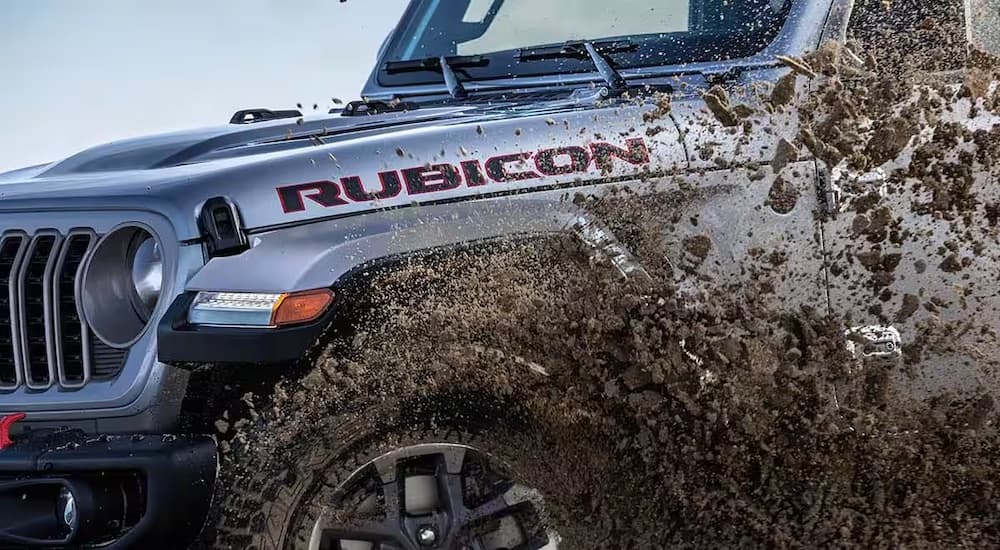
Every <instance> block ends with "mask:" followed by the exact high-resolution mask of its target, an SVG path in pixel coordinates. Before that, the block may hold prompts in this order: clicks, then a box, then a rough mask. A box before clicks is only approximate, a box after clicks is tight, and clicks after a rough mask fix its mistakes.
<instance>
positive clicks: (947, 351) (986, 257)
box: [824, 99, 1000, 399]
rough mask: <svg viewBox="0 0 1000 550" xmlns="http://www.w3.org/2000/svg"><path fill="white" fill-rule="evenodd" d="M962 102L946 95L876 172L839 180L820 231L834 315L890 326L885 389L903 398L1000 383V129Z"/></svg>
mask: <svg viewBox="0 0 1000 550" xmlns="http://www.w3.org/2000/svg"><path fill="white" fill-rule="evenodd" d="M969 107H970V102H969V100H968V99H963V100H960V101H957V102H954V103H953V104H952V106H951V107H948V108H947V109H946V110H945V112H944V113H943V114H942V116H941V118H940V120H939V121H938V122H937V123H935V124H931V125H930V126H929V127H927V128H925V129H924V130H923V131H922V133H921V136H922V138H921V137H917V138H915V139H914V142H913V143H912V144H911V146H910V147H909V148H908V149H907V150H905V151H904V152H903V153H902V154H901V155H900V158H899V159H897V160H896V161H894V162H892V163H889V164H888V165H886V167H885V169H883V170H879V171H877V172H872V173H868V174H866V175H862V176H860V177H858V176H849V177H845V178H844V179H842V180H841V181H839V185H840V186H841V187H842V194H841V198H840V200H839V201H838V208H837V213H836V215H835V217H834V218H832V219H830V220H829V221H828V222H827V223H826V224H825V228H824V233H825V241H826V243H827V251H828V255H829V265H830V270H829V271H830V300H831V305H832V308H833V311H834V313H835V314H836V315H838V316H842V317H843V318H844V319H845V320H846V321H845V323H846V324H849V325H853V326H867V325H881V326H892V327H894V328H896V329H897V330H898V331H899V333H900V336H901V343H902V357H901V358H900V360H899V365H898V368H893V369H892V372H891V380H892V384H890V388H891V389H892V391H893V392H894V394H895V395H896V396H897V397H900V398H904V399H910V398H915V399H923V398H926V397H931V396H938V395H941V394H943V393H951V394H954V395H956V396H964V395H969V394H970V393H977V392H978V391H979V390H987V391H989V392H990V393H994V392H995V391H996V388H998V387H1000V385H998V384H1000V377H998V376H997V369H996V366H997V358H998V357H1000V355H998V352H1000V346H998V340H997V337H996V334H997V329H998V328H1000V324H998V322H997V320H998V315H1000V295H998V284H997V283H998V274H1000V242H998V232H997V212H998V210H997V205H998V204H1000V186H998V181H1000V180H998V179H997V171H996V169H995V168H994V166H993V162H994V160H993V159H994V158H995V157H996V154H997V147H996V145H995V143H996V139H997V137H998V136H1000V133H998V131H997V130H994V129H991V128H992V126H993V123H994V122H995V116H994V115H991V114H989V113H988V112H987V111H985V110H980V111H979V112H978V115H976V116H971V115H974V114H975V113H972V112H970V109H969ZM921 142H923V143H921ZM834 180H835V181H836V180H837V178H836V177H835V178H834Z"/></svg>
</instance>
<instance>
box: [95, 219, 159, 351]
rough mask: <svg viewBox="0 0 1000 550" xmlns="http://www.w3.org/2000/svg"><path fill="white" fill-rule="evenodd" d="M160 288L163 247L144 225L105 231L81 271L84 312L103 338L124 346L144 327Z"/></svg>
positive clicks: (115, 344)
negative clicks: (82, 271)
mask: <svg viewBox="0 0 1000 550" xmlns="http://www.w3.org/2000/svg"><path fill="white" fill-rule="evenodd" d="M162 288H163V253H162V248H161V247H160V243H159V241H157V239H156V237H154V236H153V234H152V232H151V231H150V230H148V229H146V228H145V227H144V226H139V225H126V226H122V227H119V228H118V229H115V230H114V231H112V232H110V233H108V234H107V235H105V236H104V237H103V238H102V239H101V240H100V242H98V243H97V246H96V247H95V248H94V251H93V253H92V254H91V255H90V259H89V260H88V261H87V266H86V268H85V270H84V273H83V280H82V283H81V287H80V291H81V295H82V296H81V301H82V306H83V315H84V318H85V319H86V321H87V324H89V325H90V328H91V329H93V331H94V334H96V335H97V337H98V338H100V339H101V340H102V341H103V342H104V343H105V344H108V345H109V346H112V347H116V348H127V347H129V346H131V345H132V344H134V343H135V342H136V340H138V339H139V338H140V337H142V335H143V334H144V333H145V331H146V329H147V327H148V325H149V324H150V322H149V321H150V319H151V318H152V316H153V312H154V311H155V310H156V305H157V303H158V301H159V298H160V293H161V291H162Z"/></svg>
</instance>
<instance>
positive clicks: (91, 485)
mask: <svg viewBox="0 0 1000 550" xmlns="http://www.w3.org/2000/svg"><path fill="white" fill-rule="evenodd" d="M217 470H218V458H217V454H216V447H215V442H214V440H213V439H212V438H210V437H204V436H201V437H181V436H168V435H162V436H161V435H135V436H92V435H87V434H84V433H83V432H79V431H63V432H56V433H51V434H44V435H33V436H31V437H22V438H20V439H16V440H15V443H14V444H13V445H12V446H10V447H7V448H6V449H4V450H2V451H0V548H7V547H10V546H17V547H23V546H30V547H73V548H78V547H81V546H84V547H85V546H90V545H95V546H96V545H101V547H102V548H110V549H122V548H144V549H146V548H149V549H159V548H163V549H181V548H186V547H187V546H188V545H189V544H190V543H191V542H192V541H193V540H194V539H195V537H196V536H197V535H198V533H199V531H200V530H201V528H202V526H203V524H204V522H205V518H206V517H207V515H208V510H209V506H210V505H211V499H212V492H213V490H214V486H215V479H216V474H217ZM66 491H70V492H72V493H73V495H74V502H75V514H76V518H77V519H76V521H75V524H76V528H70V527H68V526H67V525H66V524H65V521H64V520H63V518H64V516H63V511H64V506H63V507H62V508H60V506H61V504H60V502H59V501H58V496H59V495H60V493H63V494H65V493H66Z"/></svg>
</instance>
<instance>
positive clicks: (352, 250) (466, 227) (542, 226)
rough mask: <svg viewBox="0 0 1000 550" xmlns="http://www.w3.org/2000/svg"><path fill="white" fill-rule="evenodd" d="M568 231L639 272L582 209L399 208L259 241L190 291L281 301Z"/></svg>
mask: <svg viewBox="0 0 1000 550" xmlns="http://www.w3.org/2000/svg"><path fill="white" fill-rule="evenodd" d="M564 231H570V232H573V233H574V234H576V235H577V236H579V237H580V238H581V239H582V240H583V241H584V242H585V243H587V244H589V245H590V246H591V248H592V249H594V251H595V252H599V253H602V254H605V255H606V256H607V257H608V258H609V259H610V260H611V261H612V262H613V263H614V265H615V266H616V267H617V268H618V269H619V270H620V271H622V273H624V274H635V273H639V272H640V270H641V267H640V266H638V264H636V263H635V262H634V260H633V259H632V258H631V255H630V254H629V253H628V251H627V250H626V249H625V248H624V247H622V246H621V245H620V244H619V243H618V242H617V240H616V239H615V238H614V236H613V235H611V233H610V232H608V231H607V230H605V229H604V228H603V227H602V226H601V225H600V224H599V223H598V222H597V221H596V220H594V219H593V218H592V217H591V216H590V215H588V214H587V212H586V211H584V210H583V209H581V208H579V207H577V206H574V205H573V204H572V203H569V202H564V201H550V200H530V199H517V198H512V199H507V200H500V201H497V200H491V201H472V202H465V203H456V204H442V205H433V206H422V207H413V208H401V209H395V210H388V211H383V212H377V213H372V214H366V215H363V216H356V217H349V218H343V219H333V220H327V221H321V222H317V223H310V224H307V225H300V226H297V227H291V228H287V229H279V230H275V231H271V232H267V233H262V234H259V235H254V236H252V237H251V239H250V240H251V245H252V247H251V248H250V250H248V251H246V252H244V253H242V254H240V255H238V256H231V257H223V258H214V259H212V260H211V261H209V262H208V264H206V265H205V267H204V268H203V269H201V270H200V271H199V272H198V273H197V274H196V275H195V276H194V277H193V278H192V279H191V281H190V282H189V284H188V286H187V289H188V290H189V291H219V290H227V291H234V292H275V293H280V292H296V291H302V290H311V289H317V288H324V287H331V286H334V285H336V284H337V283H338V282H340V281H341V280H342V279H343V278H344V277H345V276H347V275H348V274H349V273H351V272H352V271H355V270H356V269H357V268H359V267H363V266H366V265H370V264H372V263H375V262H379V261H382V260H385V259H387V258H393V257H402V256H409V255H412V254H414V253H419V252H421V251H430V250H434V249H440V248H445V247H453V246H461V245H464V244H469V243H476V242H481V241H487V240H492V239H498V238H518V237H531V236H538V235H544V234H554V233H559V232H564Z"/></svg>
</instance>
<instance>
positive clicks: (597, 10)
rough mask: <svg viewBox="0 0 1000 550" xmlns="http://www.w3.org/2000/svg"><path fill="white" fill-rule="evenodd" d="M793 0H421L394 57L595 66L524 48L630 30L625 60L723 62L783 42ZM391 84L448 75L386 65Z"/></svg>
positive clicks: (524, 70) (477, 69) (471, 71)
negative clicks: (528, 55)
mask: <svg viewBox="0 0 1000 550" xmlns="http://www.w3.org/2000/svg"><path fill="white" fill-rule="evenodd" d="M788 4H789V1H788V0H661V1H658V2H656V1H651V0H420V1H418V2H417V3H416V5H415V6H414V7H413V8H412V9H411V10H410V12H409V17H408V18H407V20H406V21H405V22H404V24H403V25H402V27H401V28H400V32H398V33H397V34H396V36H395V38H394V40H393V42H392V43H391V44H390V47H389V50H388V54H387V55H386V57H385V59H384V61H409V60H418V59H425V58H436V57H439V56H442V55H443V56H478V55H482V56H484V57H485V58H487V61H486V62H484V63H479V64H469V65H471V66H463V67H460V68H459V69H458V70H456V72H457V73H459V75H460V76H461V77H463V78H464V79H467V80H470V79H471V80H482V79H491V78H503V77H509V76H535V75H543V74H552V73H567V72H591V71H593V70H594V66H593V64H592V62H590V61H589V60H587V59H573V58H569V59H567V58H558V59H542V60H532V61H530V62H525V61H524V60H522V59H520V58H519V57H518V55H517V54H518V52H519V51H520V50H522V49H525V48H531V47H535V46H543V45H551V44H560V43H563V42H567V41H579V40H606V39H611V38H616V39H617V38H628V39H629V40H630V41H631V42H634V43H635V48H633V49H630V50H628V51H619V52H615V53H611V54H609V57H610V59H611V61H612V62H613V64H614V65H615V67H617V68H630V67H644V66H656V65H672V64H680V63H690V62H696V61H718V60H725V59H734V58H740V57H747V56H750V55H753V54H755V53H757V52H759V51H760V50H762V49H764V48H765V47H766V46H767V45H768V44H770V42H771V41H772V40H774V38H775V36H776V35H777V33H778V31H779V29H780V28H781V25H782V23H784V20H785V17H786V16H787V12H788ZM382 69H383V70H382V71H381V74H380V78H379V81H380V82H381V83H382V84H383V85H389V86H391V85H404V84H417V83H421V84H422V83H432V82H439V81H440V74H438V75H435V74H434V73H433V72H429V71H405V72H404V71H386V70H385V67H384V66H383V67H382Z"/></svg>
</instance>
